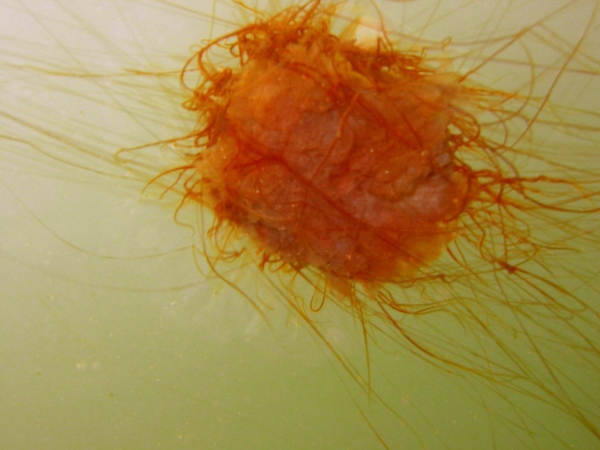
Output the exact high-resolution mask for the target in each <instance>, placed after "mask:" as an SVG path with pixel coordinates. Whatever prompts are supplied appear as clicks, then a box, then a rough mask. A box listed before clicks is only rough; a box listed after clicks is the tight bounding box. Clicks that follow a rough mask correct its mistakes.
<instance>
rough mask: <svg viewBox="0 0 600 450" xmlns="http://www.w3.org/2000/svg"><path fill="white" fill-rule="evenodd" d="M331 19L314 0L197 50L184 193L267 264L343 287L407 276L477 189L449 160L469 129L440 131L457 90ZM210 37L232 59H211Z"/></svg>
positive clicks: (432, 254) (437, 246) (447, 235)
mask: <svg viewBox="0 0 600 450" xmlns="http://www.w3.org/2000/svg"><path fill="white" fill-rule="evenodd" d="M330 19H331V9H322V7H321V5H320V2H310V3H308V4H306V5H304V6H302V7H297V8H290V9H287V10H285V11H283V12H282V13H280V14H277V15H275V16H274V17H272V18H270V19H269V20H267V21H265V22H259V23H256V24H252V25H249V26H247V27H244V28H242V29H240V30H239V31H237V32H236V33H234V34H233V35H230V36H225V37H224V38H222V39H217V40H216V41H213V42H211V43H210V44H209V45H208V46H207V47H205V48H204V49H202V50H201V51H200V52H199V53H198V55H197V62H198V66H199V69H200V72H201V74H202V75H203V77H204V81H203V82H202V83H201V84H200V85H199V86H198V87H197V88H196V89H195V90H194V95H193V99H192V100H191V101H190V102H189V104H188V107H189V108H191V109H193V110H197V111H198V112H199V113H200V115H201V117H202V118H203V121H202V124H203V125H202V126H201V128H200V129H199V130H198V131H197V132H196V133H195V138H196V139H201V140H202V143H203V144H202V145H201V147H200V148H201V150H200V151H199V152H198V153H197V154H196V155H194V156H193V162H192V163H191V164H190V166H189V167H188V169H192V171H195V172H196V173H193V175H192V177H197V178H198V181H197V182H195V183H191V186H193V187H192V189H191V190H190V191H189V192H188V196H189V197H192V198H194V199H196V200H198V201H199V202H201V203H202V204H204V205H206V206H209V207H210V208H211V209H212V210H213V211H214V212H215V214H216V215H217V217H218V218H219V219H221V220H226V221H228V222H230V223H232V224H235V225H236V226H237V227H239V228H240V229H242V230H244V232H246V233H247V234H248V235H250V236H251V237H252V238H253V239H254V241H255V242H256V243H257V244H258V246H259V248H260V250H261V251H262V252H263V254H264V258H263V262H264V263H267V262H274V261H282V262H284V263H286V264H288V265H290V266H293V267H296V268H302V267H305V266H312V267H314V268H317V269H319V270H320V271H322V273H323V274H325V276H326V277H328V278H331V277H335V278H336V279H337V280H338V285H340V284H350V283H353V282H360V283H366V284H373V283H385V282H393V281H395V280H399V279H406V278H407V277H408V276H410V275H411V274H412V273H414V271H415V270H416V269H418V268H420V267H421V266H423V265H424V264H426V263H428V262H430V261H432V260H434V259H435V258H437V257H438V256H439V255H440V253H441V252H442V251H443V249H444V248H445V246H446V245H447V243H448V242H449V241H450V240H452V239H453V237H454V236H455V233H456V228H457V225H456V220H457V217H458V216H459V215H460V214H461V213H462V212H463V211H464V209H465V207H466V205H467V204H468V202H469V201H470V199H471V198H473V197H474V196H475V195H476V193H475V188H474V187H473V186H474V185H476V181H475V179H474V176H473V173H472V171H471V170H470V169H469V168H468V167H467V166H466V165H464V164H462V163H460V162H459V161H458V160H457V159H456V158H455V152H456V149H457V146H459V145H460V144H461V141H462V140H463V139H464V136H460V135H452V134H451V133H450V132H449V126H450V125H451V124H458V119H457V117H456V115H457V109H456V108H454V107H453V103H454V101H455V100H456V98H457V97H458V96H460V95H461V87H460V85H459V82H458V80H457V79H453V78H451V77H448V76H436V74H435V73H434V72H433V71H432V70H430V69H428V68H426V67H425V66H424V65H423V64H422V60H421V57H420V56H419V55H416V54H410V53H401V52H398V51H396V50H394V49H393V47H392V46H391V44H390V43H389V42H388V41H386V40H385V39H381V40H380V41H379V42H378V45H377V46H373V47H368V48H363V47H359V46H358V45H356V44H355V42H354V40H351V39H344V38H341V37H338V36H336V35H334V34H332V32H331V30H330V23H329V22H330ZM232 38H233V39H234V44H231V43H230V42H229V41H230V40H231V39H232ZM219 45H224V46H227V47H228V48H229V49H230V51H231V52H232V53H233V54H235V55H236V56H237V57H238V58H239V61H240V65H239V67H235V68H227V69H225V70H223V69H218V68H214V67H209V66H207V64H206V61H205V58H206V56H207V52H208V51H209V50H212V49H213V47H216V46H219ZM221 223H222V222H219V224H221Z"/></svg>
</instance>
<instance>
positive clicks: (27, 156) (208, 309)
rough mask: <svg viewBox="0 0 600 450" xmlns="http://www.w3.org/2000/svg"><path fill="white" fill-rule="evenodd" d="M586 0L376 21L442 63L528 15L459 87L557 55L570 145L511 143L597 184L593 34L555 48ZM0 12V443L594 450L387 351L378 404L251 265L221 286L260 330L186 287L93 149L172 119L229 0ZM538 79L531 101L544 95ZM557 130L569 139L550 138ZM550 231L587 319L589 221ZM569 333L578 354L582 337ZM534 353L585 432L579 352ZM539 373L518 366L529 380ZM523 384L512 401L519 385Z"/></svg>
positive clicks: (544, 409) (592, 299) (515, 74)
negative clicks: (425, 43) (179, 76)
mask: <svg viewBox="0 0 600 450" xmlns="http://www.w3.org/2000/svg"><path fill="white" fill-rule="evenodd" d="M449 3H452V5H450V4H449ZM593 3H594V2H587V1H582V2H578V3H571V2H565V1H562V2H561V1H514V2H510V1H504V2H487V3H486V4H485V5H483V4H481V3H477V2H466V1H463V2H438V1H423V2H421V1H418V0H417V1H413V2H398V3H387V4H384V5H383V11H384V13H385V16H386V20H387V21H388V22H389V24H390V29H392V30H393V31H395V32H398V33H399V34H401V33H407V34H411V35H417V36H420V37H421V38H422V39H424V40H425V39H430V40H440V39H443V38H445V37H446V36H453V39H454V40H453V43H454V44H456V51H459V50H460V49H464V51H465V52H469V51H473V49H476V51H475V53H474V54H473V55H472V57H470V58H467V59H466V60H465V61H466V62H464V63H463V64H462V65H461V67H458V69H461V70H469V69H471V68H472V67H473V66H474V65H476V64H477V62H478V61H481V60H483V59H484V58H485V57H486V56H489V53H488V54H484V53H482V50H481V49H482V48H487V49H488V51H489V52H493V51H494V50H493V47H492V45H491V44H492V42H493V41H492V40H490V37H492V38H494V37H500V36H504V35H511V34H514V33H516V32H517V30H519V29H521V28H522V27H523V26H524V25H525V24H533V23H535V22H536V21H541V23H543V27H540V30H539V38H537V37H536V38H534V37H528V38H527V39H524V40H523V42H524V46H522V47H520V48H521V51H520V52H519V51H517V50H515V54H514V59H511V56H510V55H504V56H503V59H501V60H499V61H498V62H497V63H495V64H494V65H490V67H489V68H488V70H487V71H482V72H481V73H479V74H478V76H479V78H478V81H480V82H483V83H488V82H489V83H494V84H495V85H497V86H498V87H506V86H512V87H521V86H527V85H528V84H531V79H529V78H528V76H529V75H530V73H531V71H530V70H529V69H528V68H527V58H526V57H525V56H523V55H529V57H530V60H534V61H536V62H538V63H540V64H541V65H542V66H543V65H546V66H548V67H552V66H553V65H554V64H556V65H557V66H560V64H563V63H566V62H567V60H568V58H566V57H565V55H568V54H570V53H573V52H575V53H576V54H577V55H578V59H577V64H576V65H575V66H573V67H575V68H576V70H572V71H569V72H566V73H565V75H564V77H563V78H562V79H561V80H560V83H559V85H558V86H557V87H556V88H555V96H556V97H555V99H556V100H559V102H561V103H564V104H568V105H569V106H570V107H571V108H572V109H571V110H569V111H566V110H564V109H563V110H561V111H559V112H558V113H557V114H563V116H562V117H564V120H565V128H566V129H567V130H571V131H569V132H567V133H556V130H553V129H552V127H550V128H544V127H542V126H540V127H539V130H536V129H534V130H533V138H532V139H533V144H527V145H532V146H544V148H546V149H547V151H548V152H549V154H552V155H556V157H559V158H564V160H565V161H566V162H568V163H569V164H572V165H574V166H576V167H585V168H586V169H588V170H589V172H590V173H592V174H596V175H599V174H600V156H599V154H598V151H599V150H600V148H599V146H598V141H597V140H596V141H594V139H597V138H598V133H597V130H598V128H600V125H599V124H598V123H594V121H593V120H592V119H593V118H594V117H595V118H596V119H598V116H597V115H596V116H593V115H590V114H584V115H580V114H578V113H577V112H578V111H584V112H590V111H595V110H597V104H598V92H600V91H599V90H598V70H599V68H600V65H599V62H598V57H599V55H598V50H597V48H598V47H597V46H598V44H600V41H599V34H598V28H597V27H598V26H597V22H594V23H593V24H592V26H591V28H590V29H589V31H588V32H587V33H586V34H585V38H586V39H585V40H584V42H583V45H582V47H581V48H578V47H576V43H577V36H581V29H582V28H583V27H584V26H585V24H587V23H588V22H589V20H590V16H591V12H592V11H593V9H594V8H593ZM561 5H567V6H568V7H566V8H565V11H564V12H561V13H557V14H555V15H553V16H552V17H551V18H549V19H546V14H547V13H548V11H554V10H558V9H559V8H560V6H561ZM213 8H216V9H214V10H213ZM0 10H2V17H1V18H0V24H1V26H0V60H1V61H2V64H1V67H0V73H1V75H0V83H1V87H0V96H1V103H0V104H1V106H0V142H1V147H0V151H1V160H0V205H2V212H1V213H0V217H1V220H0V236H1V237H0V283H1V284H0V429H2V430H3V432H2V434H1V436H0V447H2V448H6V449H31V448H44V449H81V448H88V449H92V448H98V449H106V448H115V449H116V448H123V449H125V448H179V447H188V448H215V449H216V448H218V449H238V448H245V449H251V448H256V449H265V448H272V449H275V448H298V449H308V448H355V449H366V448H380V447H381V444H380V442H379V440H378V439H377V436H376V435H375V433H373V432H372V430H371V429H370V427H369V425H368V422H367V421H366V420H365V419H364V417H363V415H364V416H366V417H368V418H369V421H370V423H371V424H372V425H373V427H375V429H377V430H378V432H380V433H381V435H382V437H383V438H384V440H385V442H386V443H387V444H388V445H389V446H390V447H391V448H407V449H412V448H421V447H423V448H456V449H458V448H491V447H492V444H495V445H496V448H509V447H510V448H529V447H533V448H535V447H536V446H537V447H539V448H545V449H549V448H563V447H566V446H567V445H570V446H572V448H582V449H583V448H594V447H596V446H598V439H597V438H595V437H594V436H593V435H592V434H591V433H589V432H588V431H587V430H586V429H585V428H583V427H582V426H581V424H580V423H578V422H577V421H575V420H573V418H572V417H570V416H568V415H567V414H564V412H563V411H561V410H560V409H555V408H553V407H552V406H549V405H548V404H547V403H546V400H544V398H543V392H542V393H540V395H541V396H542V400H540V401H536V400H535V399H534V398H532V397H531V395H529V396H528V395H523V394H520V393H518V392H515V391H514V389H511V390H504V388H503V386H502V385H501V383H497V384H493V383H492V384H489V383H485V382H482V381H481V380H478V379H476V378H474V377H470V376H469V374H468V373H461V372H459V371H453V370H447V369H446V368H444V367H443V366H442V367H435V366H433V365H431V364H429V363H427V362H425V361H424V360H423V359H422V358H419V356H418V354H416V353H411V352H410V351H408V350H405V349H393V350H392V349H390V348H388V347H387V346H385V345H384V346H383V348H378V347H377V346H372V347H373V349H372V355H371V357H372V361H373V362H374V364H373V366H374V374H373V377H374V380H375V381H374V386H375V387H376V389H377V393H378V394H379V395H380V396H381V398H383V399H385V400H386V402H388V404H389V405H390V409H387V408H385V407H383V406H382V405H381V403H380V402H377V401H369V399H368V398H367V396H366V395H364V392H362V391H361V390H360V389H359V388H358V386H357V385H356V383H355V381H354V380H352V379H351V378H350V377H349V376H348V374H347V373H346V372H345V371H344V370H343V369H342V368H341V367H340V365H339V364H338V362H337V361H335V360H334V358H332V356H331V354H330V352H329V350H328V348H327V347H326V346H325V345H324V344H323V342H322V341H319V340H318V339H316V338H315V337H314V335H313V334H312V333H311V332H310V330H309V329H307V327H306V326H305V325H303V324H302V323H301V321H299V320H298V318H297V317H295V316H294V314H291V313H290V312H289V311H288V310H287V309H286V308H285V304H284V303H282V302H278V301H272V302H271V299H273V298H274V296H275V293H274V292H273V291H272V289H270V288H269V286H268V285H267V284H266V283H265V282H264V280H262V278H261V277H260V275H259V274H257V273H256V271H253V270H252V269H248V270H244V271H240V274H239V275H238V278H237V279H236V284H238V285H239V286H242V287H244V288H245V289H246V290H247V291H250V292H251V295H252V296H253V297H255V298H259V299H265V300H266V301H267V303H269V305H271V306H273V311H267V315H268V317H269V320H270V326H269V325H268V324H267V323H265V321H264V320H263V319H262V318H261V317H260V316H259V314H257V312H256V311H255V310H254V309H253V308H252V307H251V306H250V305H249V304H248V302H247V301H246V300H245V299H243V298H242V297H241V296H240V295H239V294H238V293H237V292H235V291H233V290H231V289H229V288H228V287H227V286H226V285H225V283H223V282H222V281H220V280H218V279H215V278H214V277H209V276H203V275H201V274H199V273H198V270H197V267H196V265H195V264H194V259H193V254H192V252H191V251H190V248H189V246H190V239H191V238H192V237H191V234H190V230H189V229H186V228H184V227H180V226H177V225H176V224H174V223H173V216H172V211H173V207H174V206H176V204H175V203H174V202H173V201H172V200H167V201H166V202H163V203H158V202H156V201H155V199H154V197H153V194H152V193H149V194H148V197H147V198H144V197H140V194H139V193H140V191H141V189H142V187H143V182H140V179H139V174H135V173H128V172H127V168H124V167H123V166H120V165H118V164H116V163H115V161H114V158H113V155H114V153H115V152H116V151H117V150H118V149H119V148H123V147H130V146H137V145H143V144H146V143H149V142H154V141H158V140H161V139H166V138H171V137H173V136H174V135H178V134H181V133H184V132H185V130H187V129H188V127H189V126H190V125H191V124H192V123H193V117H191V116H190V115H188V114H187V113H186V112H184V110H182V109H181V108H180V106H179V105H180V103H181V102H182V101H183V99H184V97H182V96H181V92H180V91H179V86H178V84H177V80H176V77H174V76H173V75H172V73H173V72H176V71H178V70H180V68H181V66H182V65H183V63H184V61H185V58H186V57H187V56H188V55H189V49H190V47H191V46H193V45H197V44H198V43H200V42H202V40H203V39H206V38H207V37H208V36H209V34H210V32H211V29H212V32H213V33H214V35H218V34H220V33H221V32H222V31H224V30H226V29H228V27H230V26H231V25H232V24H235V23H236V21H237V20H238V16H240V17H241V15H239V13H236V12H232V8H231V5H228V4H226V3H221V2H219V3H218V4H216V5H213V4H212V3H210V2H207V1H202V0H201V1H180V0H178V1H173V2H167V1H165V2H159V1H151V0H148V1H130V2H117V1H110V0H104V1H100V0H86V1H85V2H80V3H78V4H74V3H72V2H67V1H64V2H63V1H60V0H53V1H35V2H33V1H32V2H25V1H17V0H14V1H12V0H1V1H0ZM236 14H237V15H236ZM212 17H217V19H218V20H216V21H215V20H212ZM211 27H212V28H211ZM486 41H489V43H490V45H489V46H481V45H479V44H478V42H486ZM461 42H462V44H461ZM550 42H552V44H550ZM523 49H525V50H524V51H523ZM519 58H521V59H520V61H522V63H516V62H515V61H517V60H519ZM542 61H544V62H542ZM158 72H163V75H157V73H158ZM148 74H150V75H148ZM549 79H552V78H551V77H550V78H549ZM540 80H541V81H539V82H536V83H535V92H534V94H535V93H544V92H547V91H548V89H549V87H548V85H547V84H544V83H545V82H546V81H544V80H543V79H542V78H541V79H540ZM577 117H583V118H584V119H582V120H586V121H589V123H585V124H583V125H587V126H588V129H587V130H585V129H584V130H583V131H581V130H580V129H577V130H576V128H575V127H574V126H571V125H569V124H571V123H572V122H571V121H572V120H574V119H576V118H577ZM590 117H592V119H590ZM147 155H148V156H147V158H148V159H147V162H148V164H150V165H151V166H152V167H155V168H156V167H158V168H160V167H163V166H168V163H169V157H170V156H169V153H168V150H162V151H161V150H160V149H159V150H156V151H152V152H148V153H147ZM138 158H143V156H138ZM138 162H140V163H145V162H146V161H138ZM148 173H152V172H151V171H150V170H148ZM154 194H156V193H154ZM565 220H567V221H571V220H573V221H576V225H577V226H578V227H580V228H581V229H583V230H586V231H587V232H588V233H589V235H588V236H587V237H585V236H582V237H581V239H578V240H575V241H573V242H572V244H573V245H574V246H575V247H576V248H577V249H579V250H580V252H579V253H567V254H563V253H561V252H557V266H556V267H557V268H559V267H560V266H562V265H570V267H572V268H575V269H573V271H574V272H575V273H576V276H573V274H572V273H569V272H566V271H564V270H561V269H558V270H557V273H556V274H554V276H555V278H556V280H557V283H559V284H561V285H563V286H565V288H566V289H568V290H570V291H571V292H575V293H576V295H578V296H579V297H580V298H581V299H582V300H583V302H584V303H585V304H587V305H588V306H590V307H591V308H597V305H598V291H599V287H600V279H599V278H598V269H599V267H598V261H599V249H598V247H597V243H598V234H597V226H596V225H595V223H596V220H595V217H594V216H588V217H580V218H577V219H573V218H572V217H571V216H569V217H565ZM546 276H548V275H547V274H546ZM477 288H478V287H477V286H473V289H474V290H476V289H477ZM517 290H518V289H517ZM498 295H502V294H500V293H499V294H498ZM318 320H319V324H320V326H321V328H322V329H323V330H325V333H326V338H327V340H328V341H329V342H331V343H333V344H334V345H335V346H336V348H340V349H342V351H343V353H344V354H345V355H347V356H348V358H350V359H351V360H352V361H354V363H355V364H356V365H358V366H360V365H361V364H364V356H363V351H364V350H363V347H362V344H361V336H360V330H359V329H358V328H357V325H356V324H355V323H353V322H352V320H351V319H350V318H349V317H346V316H344V315H343V314H339V311H337V310H335V309H327V308H326V309H325V310H324V311H322V312H321V313H320V315H319V316H318ZM573 323H574V326H583V324H579V323H578V322H577V321H576V320H574V321H573ZM443 325H444V324H443V322H441V323H440V325H439V326H440V327H443ZM588 326H589V325H588ZM456 331H457V332H460V331H459V330H456ZM582 333H584V335H586V336H588V337H589V339H590V340H591V342H592V344H594V345H596V346H598V345H600V342H599V341H598V337H599V334H598V329H597V328H596V327H594V326H593V325H592V326H589V329H585V330H583V331H582ZM514 345H515V348H518V345H519V343H518V342H517V343H514ZM550 345H554V344H552V343H551V344H550ZM556 348H557V352H556V358H563V359H564V360H565V368H564V370H565V373H567V374H568V376H569V377H570V379H571V380H573V385H577V384H580V385H581V386H586V387H585V388H584V389H583V390H581V391H577V389H573V387H572V385H571V384H569V385H568V386H567V385H566V384H565V386H566V389H569V390H570V392H569V395H570V396H572V397H574V398H576V399H577V400H578V402H579V404H580V405H584V407H583V408H584V409H587V410H588V411H590V412H591V413H590V416H591V417H595V418H596V419H597V418H598V402H599V400H598V398H599V394H600V392H599V391H600V388H594V387H593V386H594V385H595V384H597V383H598V376H599V373H598V371H597V370H593V368H594V367H595V368H599V366H600V364H599V363H598V354H597V353H593V352H592V353H589V354H586V358H587V359H586V361H585V363H583V364H581V362H582V361H581V360H578V358H581V357H582V356H581V355H582V353H580V352H574V353H573V354H574V355H576V357H574V358H572V359H571V358H569V357H568V355H566V356H565V354H563V353H562V351H563V350H564V349H562V348H561V350H560V351H559V350H558V349H559V348H560V346H559V343H556ZM494 357H495V356H494V355H490V359H494ZM539 363H540V362H539V361H538V360H537V359H536V355H532V359H531V361H530V364H531V367H532V368H535V367H537V366H538V364H539ZM578 367H580V368H581V369H578ZM532 370H534V369H532ZM523 390H524V391H525V392H526V393H527V392H529V394H531V392H532V391H531V388H530V387H529V386H528V385H527V384H526V383H524V384H523ZM594 394H595V397H594ZM511 396H514V397H511ZM392 411H393V412H394V413H395V414H394V413H393V412H392ZM594 415H595V416H594ZM596 427H598V424H596ZM553 434H554V435H553Z"/></svg>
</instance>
